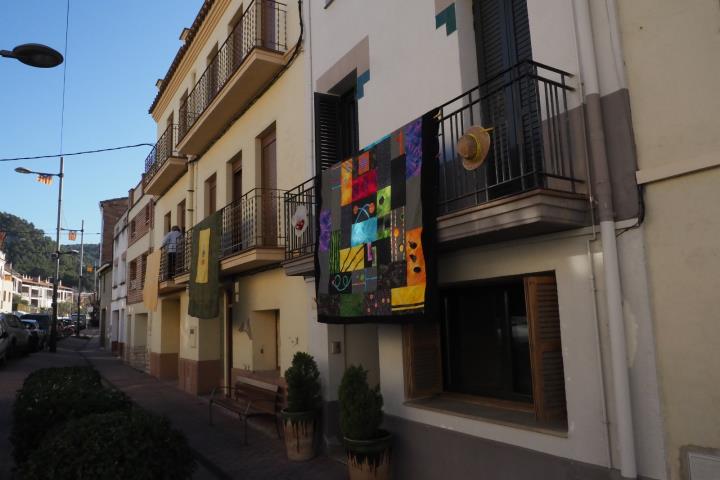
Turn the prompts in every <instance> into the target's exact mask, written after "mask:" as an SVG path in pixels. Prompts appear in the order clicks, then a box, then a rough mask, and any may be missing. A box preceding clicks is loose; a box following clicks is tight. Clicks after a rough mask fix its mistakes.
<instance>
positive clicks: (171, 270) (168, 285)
mask: <svg viewBox="0 0 720 480" xmlns="http://www.w3.org/2000/svg"><path fill="white" fill-rule="evenodd" d="M183 243H184V242H183ZM183 243H179V244H178V245H177V248H176V252H174V253H172V254H170V253H169V252H168V250H167V247H161V248H160V273H159V275H158V293H159V294H161V295H163V294H168V293H172V292H175V291H179V290H184V289H185V286H184V285H178V284H177V283H176V282H175V276H176V272H177V266H178V258H179V257H180V253H179V252H180V251H181V250H182V249H184V244H183ZM171 255H173V256H174V258H172V259H171ZM183 261H184V256H183Z"/></svg>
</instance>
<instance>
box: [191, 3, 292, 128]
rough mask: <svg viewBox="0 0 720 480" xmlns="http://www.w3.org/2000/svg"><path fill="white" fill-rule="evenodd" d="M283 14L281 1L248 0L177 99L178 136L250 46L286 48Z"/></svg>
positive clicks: (285, 26)
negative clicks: (199, 72)
mask: <svg viewBox="0 0 720 480" xmlns="http://www.w3.org/2000/svg"><path fill="white" fill-rule="evenodd" d="M286 16H287V12H286V5H285V4H284V3H280V2H275V1H272V0H253V1H252V2H250V4H249V5H248V7H247V8H246V9H245V11H244V12H243V14H242V17H240V20H238V22H237V24H236V25H235V27H234V28H233V30H232V32H230V35H229V36H228V37H227V38H226V39H225V41H224V42H223V44H222V45H221V46H220V48H219V49H218V51H217V53H216V54H215V56H214V57H213V58H212V59H211V60H210V62H209V63H208V66H207V68H206V69H205V71H204V72H203V74H202V76H201V77H200V79H199V80H198V82H197V83H196V84H195V86H194V87H193V89H192V91H190V93H189V94H188V96H187V98H185V99H184V100H183V101H181V104H180V110H179V113H180V116H179V118H180V120H179V122H180V125H179V126H180V129H179V135H180V137H179V138H180V139H182V138H183V137H185V134H187V132H188V131H189V130H190V129H191V128H192V126H193V125H194V124H195V122H196V121H197V119H198V118H200V116H201V115H202V114H203V112H204V111H205V110H206V109H207V107H208V106H209V105H210V103H212V101H213V100H214V99H215V97H216V96H217V95H218V93H220V91H221V90H222V88H223V87H224V86H225V84H226V83H227V82H228V80H229V79H230V77H232V75H233V74H234V73H235V72H236V71H237V70H238V68H240V65H242V64H243V62H244V61H245V59H246V58H247V56H248V55H249V54H250V52H251V51H252V50H253V49H255V48H264V49H266V50H271V51H275V52H285V51H287V19H286Z"/></svg>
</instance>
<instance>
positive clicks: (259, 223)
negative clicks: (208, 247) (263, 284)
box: [221, 188, 285, 257]
mask: <svg viewBox="0 0 720 480" xmlns="http://www.w3.org/2000/svg"><path fill="white" fill-rule="evenodd" d="M284 193H285V191H284V190H274V189H264V188H255V189H253V190H250V191H249V192H248V193H246V194H245V195H243V196H242V197H241V198H240V199H239V200H236V201H234V202H232V203H230V204H229V205H227V206H225V207H224V208H223V209H222V239H221V252H222V253H221V255H222V256H223V257H227V256H230V255H234V254H236V253H239V252H242V251H244V250H248V249H251V248H258V247H268V248H272V247H284V246H285V215H284V210H283V194H284Z"/></svg>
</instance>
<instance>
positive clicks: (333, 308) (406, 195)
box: [315, 114, 438, 323]
mask: <svg viewBox="0 0 720 480" xmlns="http://www.w3.org/2000/svg"><path fill="white" fill-rule="evenodd" d="M437 152H438V124H437V120H436V119H435V117H434V116H433V115H432V114H427V115H425V116H423V117H421V118H419V119H417V120H415V121H413V122H411V123H409V124H407V125H406V126H404V127H402V128H400V129H398V130H396V131H395V132H393V133H392V134H390V135H388V136H386V137H384V138H382V139H380V140H379V141H378V142H376V143H374V144H372V145H370V146H368V147H367V148H365V149H364V150H363V151H361V152H360V153H359V154H358V155H357V156H356V157H354V158H350V159H347V160H345V161H343V162H341V163H339V164H336V165H334V166H332V167H331V168H329V169H328V170H326V171H325V172H323V174H322V176H321V178H320V188H319V191H320V199H319V215H318V222H317V239H318V242H317V247H316V249H315V262H316V272H317V273H316V276H315V279H316V289H317V312H318V320H319V321H320V322H324V323H379V322H407V321H414V320H420V319H424V318H425V317H426V316H428V315H430V314H432V312H433V308H434V299H435V297H436V294H435V286H436V280H435V266H434V260H435V259H434V256H433V254H434V251H435V249H434V246H435V209H434V205H435V195H434V194H433V192H435V190H436V188H437V181H436V179H437Z"/></svg>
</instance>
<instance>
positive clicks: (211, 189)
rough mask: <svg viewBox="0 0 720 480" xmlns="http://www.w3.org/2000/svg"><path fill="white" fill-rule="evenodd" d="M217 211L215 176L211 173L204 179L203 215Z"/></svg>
mask: <svg viewBox="0 0 720 480" xmlns="http://www.w3.org/2000/svg"><path fill="white" fill-rule="evenodd" d="M216 211H217V177H216V175H215V174H214V173H213V174H212V175H211V176H210V178H208V179H207V180H205V216H206V217H207V216H209V215H212V214H213V213H215V212H216Z"/></svg>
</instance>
